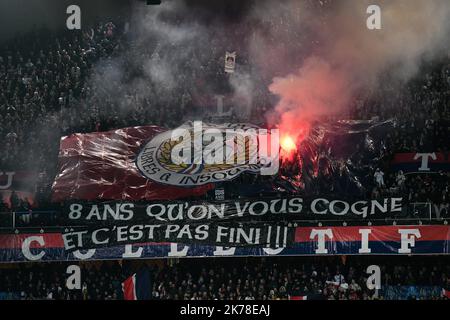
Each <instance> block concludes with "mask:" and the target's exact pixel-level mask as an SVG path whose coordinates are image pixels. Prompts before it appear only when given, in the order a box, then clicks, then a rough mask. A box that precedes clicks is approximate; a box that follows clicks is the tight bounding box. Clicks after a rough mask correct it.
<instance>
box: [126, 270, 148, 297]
mask: <svg viewBox="0 0 450 320" xmlns="http://www.w3.org/2000/svg"><path fill="white" fill-rule="evenodd" d="M122 290H123V299H124V300H150V299H151V290H152V288H151V283H150V274H149V272H148V270H147V269H144V270H141V271H140V272H138V273H135V274H133V275H132V276H130V277H128V278H127V279H126V280H125V281H124V282H122Z"/></svg>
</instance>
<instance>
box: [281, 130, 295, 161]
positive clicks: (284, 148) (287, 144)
mask: <svg viewBox="0 0 450 320" xmlns="http://www.w3.org/2000/svg"><path fill="white" fill-rule="evenodd" d="M280 146H281V157H282V158H283V159H292V157H293V156H294V154H295V151H297V145H296V144H295V140H294V139H293V138H292V137H291V136H290V135H284V136H282V137H281V139H280Z"/></svg>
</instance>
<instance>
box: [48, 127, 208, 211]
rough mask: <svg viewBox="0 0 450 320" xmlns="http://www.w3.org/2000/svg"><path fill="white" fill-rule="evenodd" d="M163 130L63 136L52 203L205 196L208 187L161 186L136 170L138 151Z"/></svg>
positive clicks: (125, 130) (149, 129)
mask: <svg viewBox="0 0 450 320" xmlns="http://www.w3.org/2000/svg"><path fill="white" fill-rule="evenodd" d="M164 131H166V130H165V129H163V128H160V127H157V126H143V127H132V128H124V129H118V130H114V131H108V132H94V133H87V134H72V135H70V136H67V137H63V138H62V139H61V143H60V151H59V162H58V167H59V170H58V171H59V172H58V174H57V176H56V178H55V182H54V184H53V196H52V199H53V201H55V202H60V201H65V200H71V199H72V200H135V201H136V200H137V201H138V200H171V199H178V198H184V197H189V196H199V195H203V194H205V193H206V192H207V191H208V190H210V189H211V185H210V184H207V185H203V186H196V187H192V188H186V187H184V188H181V187H175V186H169V185H164V184H161V183H157V182H155V181H152V180H150V179H148V178H146V177H144V176H143V175H142V174H141V172H140V171H139V169H138V168H137V166H136V164H135V161H136V158H137V156H138V153H139V151H140V149H141V148H142V147H143V146H144V145H145V143H146V142H147V141H149V140H150V139H152V138H153V137H154V136H156V135H157V134H159V133H161V132H164Z"/></svg>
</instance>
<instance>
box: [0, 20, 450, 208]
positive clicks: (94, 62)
mask: <svg viewBox="0 0 450 320" xmlns="http://www.w3.org/2000/svg"><path fill="white" fill-rule="evenodd" d="M125 30H126V28H125V25H124V24H123V23H120V22H115V23H112V22H104V23H98V24H97V25H96V26H94V27H93V28H92V29H90V30H89V31H86V30H84V31H72V32H68V31H65V32H62V33H54V32H49V31H48V30H35V31H34V32H33V33H30V34H25V35H22V36H18V37H15V38H13V39H12V40H10V41H9V42H7V43H6V44H2V45H1V46H0V144H1V145H2V152H1V153H0V169H1V170H2V171H11V170H12V171H14V170H23V169H24V170H33V171H37V172H39V180H38V183H37V187H36V191H37V195H36V197H37V198H38V199H39V200H40V201H38V202H41V207H42V206H44V207H45V205H42V204H43V203H46V200H48V198H49V195H50V186H51V183H52V181H53V178H54V176H55V174H56V166H57V154H58V148H59V139H60V137H61V136H62V135H67V134H70V133H74V132H91V131H104V130H110V129H113V128H120V127H126V126H132V125H142V124H150V123H151V124H155V125H161V126H166V127H174V126H176V125H179V124H181V123H182V122H183V121H184V120H185V116H186V115H188V114H191V115H192V114H195V115H199V113H198V112H199V111H198V110H197V109H196V106H198V105H199V104H202V103H205V102H204V101H214V99H211V98H212V97H210V96H206V97H205V96H202V92H198V91H196V92H192V90H191V89H192V87H202V83H203V84H208V85H209V84H210V83H222V82H224V81H223V79H224V78H223V77H224V74H223V71H222V69H223V61H222V60H221V59H218V56H220V54H219V53H220V52H221V50H219V49H218V47H220V46H219V44H220V38H218V39H216V40H215V42H214V43H217V44H216V45H212V46H211V53H210V54H211V58H210V59H209V60H208V59H206V61H207V62H206V65H205V66H203V67H202V70H203V71H202V72H203V73H204V77H195V76H194V75H195V66H197V64H198V63H197V60H201V61H205V60H203V58H202V59H200V58H198V55H202V56H205V55H207V54H208V51H206V50H204V51H203V52H201V53H196V52H192V57H191V59H192V64H191V63H188V64H187V65H186V68H185V70H186V74H187V75H180V76H186V77H187V78H186V79H185V81H180V82H181V83H192V82H195V83H198V86H192V85H191V86H187V87H186V88H184V89H180V90H176V91H177V92H179V94H173V92H172V93H171V94H170V95H167V94H166V95H165V96H167V99H166V100H164V101H163V104H161V105H157V104H155V103H156V102H155V101H150V100H149V99H148V98H146V97H140V96H139V95H138V94H137V92H136V91H134V92H133V89H132V86H125V87H122V86H121V85H120V83H118V84H117V87H116V89H117V92H119V93H120V95H121V96H124V97H126V101H125V102H124V101H123V100H122V99H121V100H120V101H116V100H114V99H113V96H111V98H109V99H108V98H107V97H108V92H105V90H106V89H105V87H102V85H101V84H102V83H105V81H108V79H107V78H105V79H101V75H105V74H107V71H108V67H104V66H105V65H106V66H108V65H109V64H110V63H111V61H112V60H113V59H114V58H115V57H117V56H119V55H120V54H121V53H123V52H124V51H125V50H128V49H127V48H129V47H130V45H131V47H132V43H129V42H128V41H130V40H129V38H128V37H126V35H125ZM233 32H234V33H237V34H235V36H239V32H238V31H233ZM157 48H158V43H155V45H154V47H152V48H151V49H149V50H148V52H146V53H145V54H146V55H148V59H149V60H150V61H151V62H152V63H155V64H157V63H158V52H157ZM152 50H153V52H152ZM240 55H241V56H243V61H242V62H241V63H242V64H243V67H245V60H246V58H245V56H246V54H245V52H240ZM122 63H124V65H125V69H126V70H129V71H128V72H127V73H126V75H125V78H126V79H122V80H123V81H129V82H132V81H133V80H134V79H135V78H134V77H135V76H136V74H139V73H140V72H142V70H139V69H136V65H133V64H131V62H130V61H127V60H125V61H122ZM128 64H130V65H129V66H128ZM94 69H95V70H96V73H95V75H97V76H99V75H100V81H95V79H94V80H93V79H92V77H93V74H94V72H93V70H94ZM99 70H100V71H99ZM102 72H103V73H102ZM421 74H423V76H418V77H417V79H415V80H414V81H410V82H409V83H407V84H404V85H402V86H400V88H398V87H396V88H393V87H381V88H379V89H378V90H374V91H373V92H368V93H364V95H361V96H360V97H358V98H357V99H355V100H354V102H353V103H352V105H351V106H350V107H349V110H350V112H349V114H348V117H349V118H352V119H363V120H364V119H366V120H368V119H374V117H375V118H378V119H380V120H386V119H394V120H395V126H396V130H394V131H393V132H392V133H391V134H388V135H387V137H386V139H384V140H383V141H381V143H380V145H377V146H374V147H375V149H376V152H375V153H376V154H377V156H374V159H373V161H372V162H371V163H369V164H368V165H367V164H364V163H363V162H362V161H360V160H361V159H358V158H357V155H355V157H353V158H352V159H350V160H352V166H353V168H352V170H353V171H354V172H358V171H363V172H365V173H364V174H365V176H364V179H363V188H362V189H363V190H364V191H361V192H363V194H364V195H365V196H367V197H372V198H377V197H379V196H383V195H392V194H399V193H401V194H402V195H404V198H405V199H408V201H410V202H414V201H433V202H434V203H437V204H438V205H439V206H440V207H441V208H442V210H443V211H444V212H446V213H447V212H448V207H449V204H448V203H449V201H448V199H449V186H450V177H449V173H441V174H440V175H434V176H432V175H426V176H415V175H404V174H403V173H401V172H393V171H392V170H390V168H389V165H388V164H389V159H392V156H393V154H394V153H396V152H444V153H447V152H449V148H448V146H449V144H448V135H449V128H450V126H449V123H450V110H449V108H448V103H449V95H450V60H449V59H447V60H443V61H437V62H436V61H435V62H434V63H433V64H431V65H427V66H424V67H423V72H421ZM211 79H212V80H211ZM97 80H98V79H97ZM267 81H270V79H267ZM267 81H266V82H265V81H263V80H261V81H260V83H261V86H260V87H258V88H257V89H255V91H254V92H255V95H256V97H255V99H253V100H254V105H253V106H252V108H251V110H252V112H251V114H252V115H254V116H255V122H259V120H257V117H256V115H259V116H260V115H264V113H265V112H266V111H267V110H269V109H270V108H272V107H273V100H274V99H273V97H272V98H271V97H270V95H269V93H268V89H267V85H268V84H269V82H267ZM225 82H226V81H225ZM382 83H383V82H382ZM386 83H389V82H386ZM109 87H111V86H109ZM147 89H148V90H150V91H154V92H156V94H158V92H160V90H163V88H160V87H158V86H157V85H155V84H149V86H148V88H147ZM189 90H191V92H190V91H189ZM218 90H220V89H218ZM160 93H161V94H162V95H163V93H164V92H162V91H161V92H160ZM161 101H162V100H161ZM161 101H158V103H162V102H161ZM201 101H203V102H201ZM123 104H126V105H125V106H124V105H123ZM179 106H181V107H179ZM180 108H181V109H180ZM193 110H195V111H193ZM191 111H192V112H191ZM234 119H235V120H245V121H249V119H248V118H246V119H239V118H236V117H235V118H234ZM252 120H253V119H250V121H252ZM304 170H307V169H305V168H301V166H300V163H299V162H297V163H294V164H286V165H285V166H284V167H283V168H282V171H281V175H282V176H288V177H305V176H307V174H305V173H304V172H302V171H304ZM309 174H310V175H313V174H312V173H311V172H309ZM346 175H350V173H349V165H348V164H347V163H342V164H341V165H339V164H337V165H334V167H333V173H332V175H330V176H328V177H319V178H320V179H321V180H322V181H319V182H317V183H316V185H317V187H316V189H314V190H313V192H311V190H308V192H309V193H317V194H320V193H325V192H330V191H336V190H343V191H348V192H352V190H347V189H345V188H346V186H341V185H337V184H339V182H336V181H339V179H337V178H339V177H342V176H346ZM278 178H279V177H273V178H266V177H250V178H248V177H242V179H237V180H235V181H233V184H234V185H236V184H239V183H240V182H242V183H243V184H245V183H249V181H250V183H253V184H254V183H255V182H256V183H266V184H267V183H273V181H274V180H276V179H278ZM258 179H259V180H258ZM271 179H272V180H271ZM327 179H328V180H327ZM255 180H256V181H255ZM291 180H295V179H292V178H291ZM329 180H331V181H333V183H332V184H330V183H329ZM353 180H354V179H353ZM295 182H298V181H294V184H295ZM299 185H300V186H301V182H300V183H299ZM330 188H331V190H330ZM230 189H235V188H234V187H232V188H230ZM236 190H238V189H236ZM230 194H233V193H232V192H231V193H230ZM11 197H13V196H12V195H11ZM10 203H14V204H13V206H14V208H13V209H14V210H17V209H20V210H27V209H29V208H31V207H32V204H31V203H29V202H28V200H27V199H23V198H22V199H11V201H10ZM9 206H10V205H8V206H7V205H6V204H5V203H0V208H3V209H4V208H6V207H9ZM442 210H441V211H442Z"/></svg>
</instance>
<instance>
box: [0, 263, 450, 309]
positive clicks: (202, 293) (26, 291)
mask: <svg viewBox="0 0 450 320" xmlns="http://www.w3.org/2000/svg"><path fill="white" fill-rule="evenodd" d="M377 259H378V260H377ZM127 263H128V265H126V264H127ZM373 264H376V265H380V268H381V285H382V288H381V289H380V290H379V291H378V292H376V291H375V290H369V289H368V288H367V285H366V282H367V278H368V274H367V273H366V269H367V267H368V266H369V265H373ZM68 265H69V264H68V263H43V262H42V263H31V264H19V265H14V266H5V267H3V268H0V278H1V279H2V281H1V282H0V295H1V297H2V298H3V299H8V298H16V299H25V300H26V299H54V300H58V299H64V300H66V299H67V300H74V299H84V300H86V299H88V300H91V299H93V300H115V299H123V293H122V285H121V284H122V281H124V279H125V278H126V277H127V276H129V275H130V270H133V269H134V270H142V268H144V267H145V268H147V270H149V271H150V274H151V281H150V283H151V284H150V286H151V288H148V289H149V291H151V297H152V299H162V300H165V299H177V300H205V299H217V300H288V299H295V297H303V296H306V297H307V299H327V300H375V299H432V300H436V299H445V296H443V294H442V289H448V287H449V286H450V276H449V275H450V269H449V264H448V258H446V257H420V258H418V257H395V258H394V259H390V260H388V261H386V259H384V260H383V259H382V258H381V257H378V258H376V257H370V258H369V257H316V258H301V257H282V258H281V257H270V258H220V259H207V258H205V259H203V260H202V264H201V266H200V267H199V266H198V260H197V259H194V260H192V259H181V260H178V261H177V260H154V261H146V262H133V261H106V262H101V261H100V262H84V263H81V264H80V267H81V279H82V280H81V282H82V286H81V288H80V289H79V290H68V289H67V288H66V285H65V283H66V278H65V277H66V273H65V270H66V268H67V266H68ZM124 270H128V271H124ZM127 273H128V274H127ZM405 292H406V293H405Z"/></svg>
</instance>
